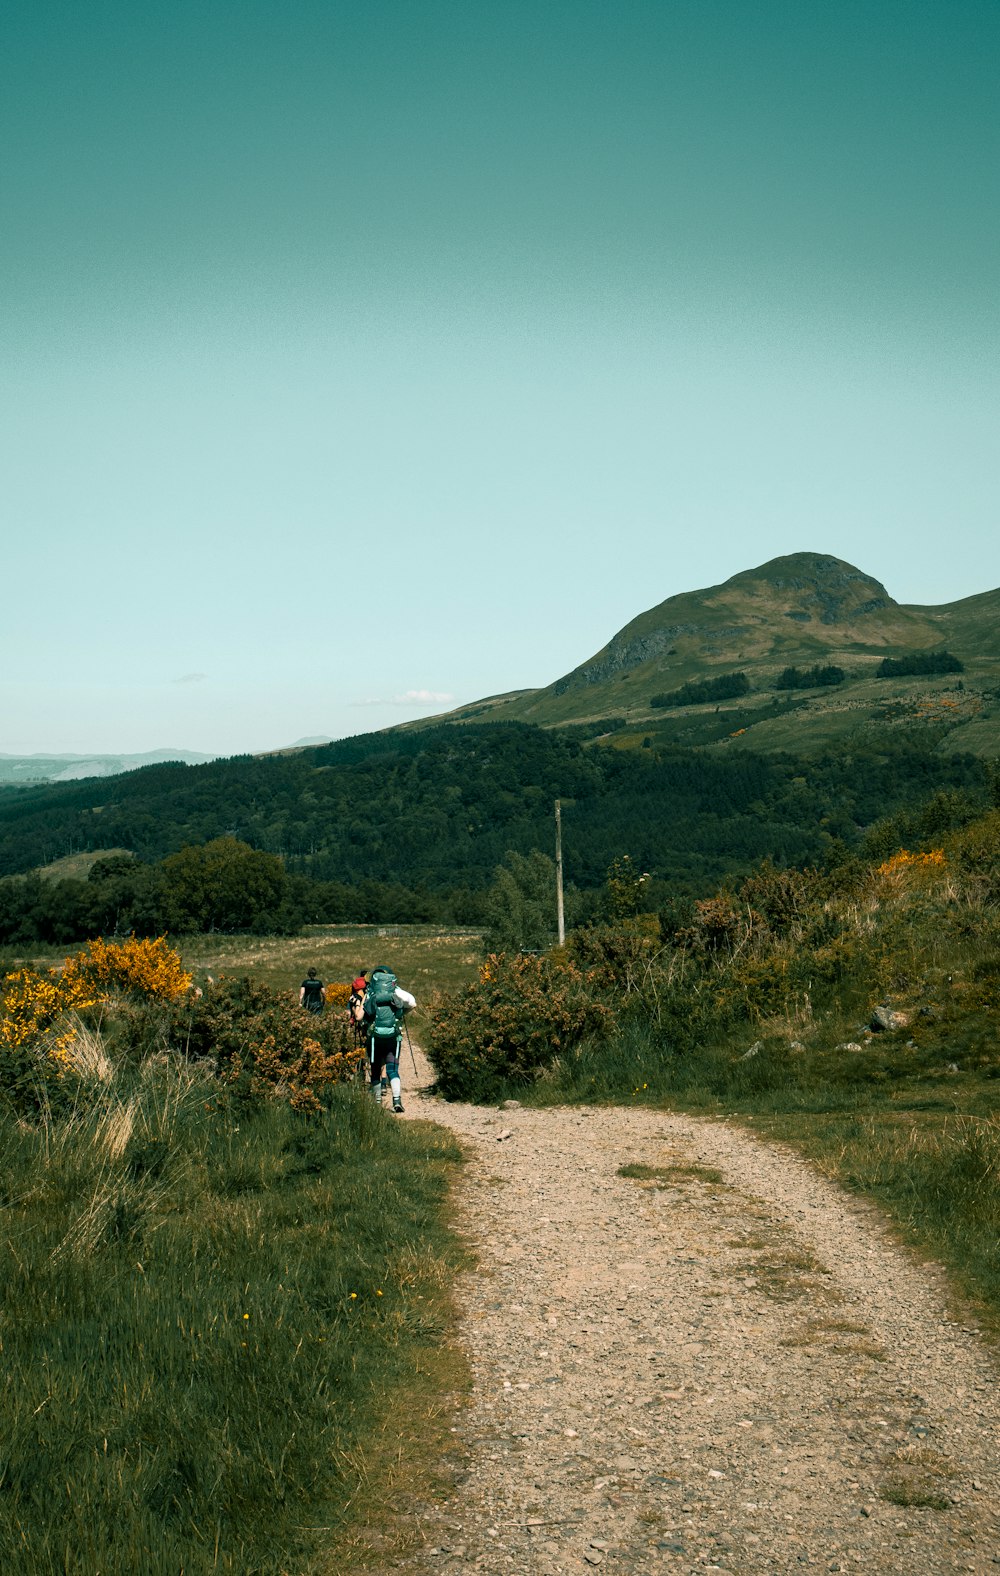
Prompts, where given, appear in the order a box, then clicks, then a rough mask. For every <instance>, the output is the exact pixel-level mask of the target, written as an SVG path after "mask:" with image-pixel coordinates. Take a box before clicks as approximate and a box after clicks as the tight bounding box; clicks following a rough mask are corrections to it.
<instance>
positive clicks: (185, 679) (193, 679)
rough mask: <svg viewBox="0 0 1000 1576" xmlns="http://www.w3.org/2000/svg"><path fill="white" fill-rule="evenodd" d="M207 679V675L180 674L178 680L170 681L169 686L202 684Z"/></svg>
mask: <svg viewBox="0 0 1000 1576" xmlns="http://www.w3.org/2000/svg"><path fill="white" fill-rule="evenodd" d="M207 678H208V674H207V673H182V674H181V676H180V678H179V679H171V680H170V682H171V684H203V683H204V682H205V680H206V679H207Z"/></svg>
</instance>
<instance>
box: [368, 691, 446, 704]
mask: <svg viewBox="0 0 1000 1576" xmlns="http://www.w3.org/2000/svg"><path fill="white" fill-rule="evenodd" d="M454 699H455V697H454V695H451V694H447V693H446V692H444V691H443V690H425V689H420V690H405V691H404V693H403V694H402V695H391V696H388V697H386V696H380V695H371V696H369V697H368V698H367V699H366V700H355V701H352V702H351V705H352V706H446V705H447V704H448V702H449V701H453V700H454Z"/></svg>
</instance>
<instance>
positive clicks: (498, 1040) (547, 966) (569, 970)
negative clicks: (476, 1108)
mask: <svg viewBox="0 0 1000 1576" xmlns="http://www.w3.org/2000/svg"><path fill="white" fill-rule="evenodd" d="M612 1021H613V1014H612V1010H611V1008H610V1007H609V1006H607V1005H606V1004H605V1003H604V1002H602V1001H599V1000H597V999H595V996H594V995H593V994H592V992H591V989H590V988H588V985H587V981H586V980H585V978H584V976H583V975H582V974H581V972H580V970H579V969H578V968H576V967H575V966H574V965H573V964H572V963H568V962H560V961H556V960H554V959H551V958H546V957H536V956H525V955H523V954H514V955H513V956H508V955H507V954H505V953H499V954H493V955H491V956H490V957H488V958H487V959H486V962H485V963H484V964H483V967H482V969H481V971H480V977H479V980H478V981H476V982H475V983H473V984H471V985H467V986H466V987H465V988H464V989H463V990H460V991H457V992H455V993H453V994H451V995H448V996H445V997H444V998H443V999H442V1000H441V1002H440V1003H439V1004H438V1007H437V1008H436V1010H435V1012H434V1014H433V1017H432V1020H431V1032H430V1039H429V1044H428V1052H429V1055H430V1059H431V1062H432V1064H433V1066H434V1069H435V1072H436V1073H437V1077H438V1086H439V1088H440V1089H441V1092H442V1093H443V1094H445V1095H446V1096H447V1097H448V1098H449V1099H456V1100H488V1099H492V1098H495V1097H496V1096H497V1095H498V1094H500V1093H502V1092H503V1091H504V1090H505V1089H506V1088H507V1087H508V1086H511V1085H524V1084H528V1083H531V1082H532V1081H533V1080H534V1079H535V1078H536V1077H537V1075H538V1074H539V1073H540V1072H541V1071H542V1070H543V1069H545V1068H547V1067H550V1066H551V1065H552V1063H553V1062H554V1061H555V1059H556V1058H557V1057H561V1056H565V1055H567V1054H568V1053H569V1052H571V1051H573V1050H574V1049H575V1048H576V1047H577V1046H578V1045H579V1044H580V1043H581V1042H582V1041H583V1040H585V1039H587V1038H589V1037H593V1038H595V1039H599V1038H602V1037H603V1036H605V1035H606V1034H607V1033H608V1032H609V1030H610V1027H611V1024H612Z"/></svg>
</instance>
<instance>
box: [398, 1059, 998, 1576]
mask: <svg viewBox="0 0 1000 1576" xmlns="http://www.w3.org/2000/svg"><path fill="white" fill-rule="evenodd" d="M420 1068H421V1073H422V1080H421V1079H418V1080H417V1083H418V1086H419V1084H420V1082H421V1081H422V1082H423V1084H424V1085H426V1084H427V1082H429V1075H428V1071H427V1064H426V1062H425V1061H424V1060H423V1059H422V1058H421V1061H420ZM408 1114H409V1115H414V1116H418V1117H423V1118H426V1117H431V1118H432V1119H433V1120H434V1121H436V1122H440V1123H441V1124H442V1125H443V1126H445V1127H448V1128H449V1129H450V1130H451V1131H452V1132H453V1133H454V1134H455V1135H456V1136H457V1137H458V1138H459V1139H460V1140H462V1141H463V1142H464V1143H465V1145H466V1148H467V1151H468V1153H469V1157H470V1158H469V1163H468V1165H467V1166H466V1167H465V1168H464V1171H465V1176H464V1180H463V1182H462V1183H461V1195H460V1200H459V1204H460V1211H461V1221H462V1224H463V1226H464V1229H465V1230H466V1231H467V1232H468V1234H469V1236H470V1238H471V1239H472V1242H473V1244H474V1246H475V1249H476V1252H477V1253H478V1256H479V1265H478V1268H477V1270H475V1271H474V1272H473V1273H471V1274H469V1275H468V1276H467V1277H466V1278H465V1281H464V1284H463V1285H462V1287H461V1289H460V1305H461V1307H462V1310H463V1313H462V1330H461V1339H462V1342H463V1344H464V1346H465V1348H466V1350H467V1352H468V1354H469V1359H470V1362H471V1366H472V1371H473V1376H474V1385H473V1393H472V1397H471V1400H470V1403H469V1404H468V1406H467V1407H464V1408H461V1409H460V1410H459V1411H458V1413H457V1416H456V1419H455V1424H456V1441H457V1444H458V1445H459V1447H460V1455H461V1457H462V1461H461V1469H460V1470H459V1471H458V1473H457V1475H456V1480H455V1486H454V1490H453V1493H452V1494H451V1496H450V1497H448V1498H446V1499H445V1500H444V1501H442V1502H441V1503H436V1504H433V1505H427V1506H423V1507H421V1509H420V1522H421V1529H422V1535H423V1549H422V1551H421V1552H420V1553H419V1554H417V1555H416V1556H414V1557H411V1558H407V1559H405V1560H400V1561H399V1562H398V1565H399V1567H400V1568H403V1569H406V1570H409V1571H412V1572H420V1573H425V1572H429V1571H437V1572H442V1573H447V1576H458V1573H459V1572H469V1571H483V1572H487V1573H494V1572H515V1573H519V1572H526V1573H528V1572H530V1573H533V1576H534V1573H538V1576H562V1573H564V1572H576V1571H587V1570H593V1569H596V1568H598V1567H600V1568H602V1569H603V1570H605V1571H608V1572H616V1573H625V1572H628V1573H630V1576H639V1573H643V1572H650V1573H651V1572H658V1571H663V1570H667V1571H683V1572H698V1573H701V1572H703V1571H706V1570H709V1571H729V1572H732V1573H733V1576H742V1573H753V1572H759V1571H760V1572H763V1571H769V1572H774V1571H799V1570H801V1569H803V1567H810V1566H811V1567H814V1568H817V1569H819V1570H825V1571H865V1572H907V1573H910V1572H912V1573H924V1572H945V1571H981V1572H987V1571H994V1572H996V1571H997V1570H998V1569H1000V1426H998V1425H1000V1402H998V1394H997V1389H996V1366H995V1361H994V1359H993V1358H992V1357H991V1356H990V1354H989V1353H988V1352H987V1350H986V1348H985V1347H984V1345H983V1344H982V1342H981V1341H980V1339H979V1336H978V1333H977V1332H976V1331H975V1330H974V1329H969V1328H966V1327H963V1326H962V1325H961V1324H958V1323H955V1322H953V1321H952V1317H951V1315H950V1314H949V1312H948V1302H947V1292H946V1287H945V1283H944V1279H943V1276H942V1275H941V1272H940V1271H939V1270H938V1268H937V1267H936V1266H935V1265H933V1264H923V1265H922V1264H919V1263H914V1262H912V1261H911V1260H910V1259H909V1258H908V1257H907V1256H906V1255H905V1254H904V1253H903V1252H902V1251H901V1250H900V1249H899V1248H898V1247H897V1246H896V1245H895V1244H894V1243H893V1241H892V1239H891V1237H890V1236H889V1234H888V1232H887V1231H886V1230H885V1229H884V1227H883V1226H882V1224H881V1220H880V1217H879V1215H878V1213H877V1212H876V1211H875V1210H874V1209H873V1208H871V1207H869V1206H866V1205H865V1204H864V1203H863V1202H861V1201H858V1200H855V1199H852V1198H851V1197H849V1196H847V1195H845V1194H844V1193H842V1192H841V1191H840V1190H838V1189H837V1188H835V1187H834V1186H832V1185H831V1184H829V1183H827V1182H826V1181H824V1180H823V1178H822V1177H820V1176H819V1175H818V1174H817V1173H815V1172H814V1171H812V1170H810V1169H809V1167H808V1166H806V1165H805V1164H804V1163H803V1162H801V1161H800V1160H799V1159H797V1157H795V1156H794V1155H793V1154H791V1153H790V1152H787V1151H784V1150H782V1149H781V1148H780V1147H775V1146H771V1145H767V1144H765V1143H762V1142H760V1141H758V1140H756V1139H755V1138H754V1137H752V1136H750V1135H748V1134H747V1133H746V1132H744V1131H741V1130H740V1129H739V1128H737V1127H730V1126H728V1125H727V1124H726V1123H725V1122H721V1121H704V1120H695V1119H692V1118H689V1117H685V1116H676V1115H670V1114H666V1113H658V1112H655V1111H650V1110H648V1109H639V1108H637V1109H633V1110H629V1109H622V1108H614V1107H606V1108H605V1107H602V1108H582V1107H567V1108H561V1109H546V1110H531V1109H527V1108H523V1107H511V1108H505V1109H503V1110H501V1111H499V1112H498V1111H496V1110H492V1109H487V1108H481V1107H475V1106H468V1105H457V1104H455V1105H448V1104H446V1103H445V1102H444V1101H441V1100H434V1099H431V1098H430V1097H429V1096H427V1095H426V1094H421V1093H420V1092H419V1087H418V1088H414V1087H413V1085H412V1084H411V1087H410V1089H409V1099H408ZM623 1167H626V1168H632V1170H633V1172H634V1173H637V1174H633V1175H632V1176H623V1175H621V1174H620V1171H621V1168H623Z"/></svg>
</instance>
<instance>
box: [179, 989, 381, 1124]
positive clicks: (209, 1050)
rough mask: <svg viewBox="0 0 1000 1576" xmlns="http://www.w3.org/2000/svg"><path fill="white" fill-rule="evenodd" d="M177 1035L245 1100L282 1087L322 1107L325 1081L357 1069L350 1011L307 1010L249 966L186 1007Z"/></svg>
mask: <svg viewBox="0 0 1000 1576" xmlns="http://www.w3.org/2000/svg"><path fill="white" fill-rule="evenodd" d="M174 1037H175V1043H176V1044H177V1045H178V1046H179V1047H180V1048H181V1049H183V1051H184V1052H185V1054H186V1055H188V1056H190V1057H194V1058H196V1059H202V1058H204V1059H206V1060H208V1061H210V1063H211V1065H212V1067H213V1069H214V1071H215V1072H216V1074H217V1075H218V1077H219V1079H220V1080H221V1081H222V1083H223V1085H224V1086H225V1089H226V1091H227V1092H228V1094H229V1096H230V1097H231V1098H233V1099H235V1100H236V1101H237V1102H238V1103H240V1104H242V1105H254V1104H260V1103H261V1101H263V1100H265V1099H268V1098H270V1097H272V1096H274V1095H275V1094H283V1095H285V1096H286V1098H288V1099H289V1100H290V1101H291V1103H292V1105H293V1106H295V1108H296V1109H297V1110H316V1109H318V1107H319V1103H320V1102H319V1095H318V1091H319V1090H320V1089H322V1088H324V1087H328V1086H329V1085H330V1084H332V1083H334V1082H345V1081H348V1080H350V1079H351V1078H353V1077H354V1075H355V1072H356V1070H357V1063H358V1055H357V1051H356V1050H355V1049H354V1044H353V1039H352V1037H351V1033H350V1029H349V1026H348V1024H347V1020H346V1018H345V1017H344V1016H343V1014H341V1013H330V1012H327V1013H323V1014H317V1013H311V1012H307V1011H306V1010H305V1008H303V1007H300V1006H299V1004H298V1003H297V1002H292V1001H291V1000H289V998H288V996H286V995H281V994H279V992H278V991H274V990H272V989H271V988H270V986H268V985H265V984H263V982H262V981H260V980H256V979H254V978H252V977H251V976H250V975H248V974H247V975H243V976H241V977H239V978H237V977H230V976H224V977H223V978H222V979H219V980H213V981H211V982H210V983H209V984H208V986H207V987H206V989H205V992H204V995H203V996H202V997H201V998H200V999H198V1000H196V1001H194V1002H190V1003H187V1004H185V1005H184V1006H183V1007H182V1008H179V1009H178V1011H177V1015H176V1020H175V1027H174Z"/></svg>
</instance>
